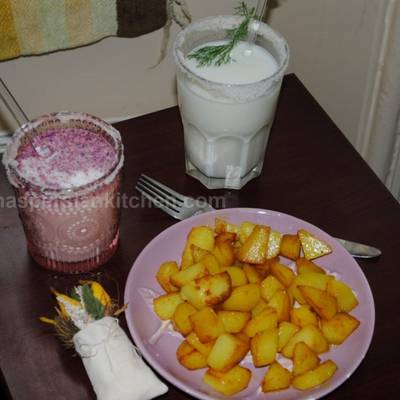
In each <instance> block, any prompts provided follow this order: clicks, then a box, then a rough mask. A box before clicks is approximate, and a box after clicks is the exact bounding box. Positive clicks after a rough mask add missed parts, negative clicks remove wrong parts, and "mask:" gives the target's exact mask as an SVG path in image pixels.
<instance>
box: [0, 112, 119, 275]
mask: <svg viewBox="0 0 400 400" xmlns="http://www.w3.org/2000/svg"><path fill="white" fill-rule="evenodd" d="M29 137H30V138H31V140H32V141H33V144H34V146H35V147H39V148H45V149H46V153H45V154H46V155H45V156H44V155H43V154H42V152H40V155H39V154H37V153H36V152H35V150H34V149H33V147H32V145H31V143H30V141H29V140H28V138H29ZM47 153H49V154H47ZM3 163H4V165H5V166H6V169H7V175H8V179H9V181H10V182H11V184H12V185H13V187H14V189H15V193H16V198H17V204H18V210H19V215H20V218H21V220H22V224H23V227H24V230H25V235H26V239H27V245H28V250H29V252H30V254H31V256H32V257H33V258H34V259H35V261H36V262H37V263H38V264H39V265H41V266H42V267H44V268H46V269H49V270H52V271H56V272H64V273H81V272H87V271H90V270H92V269H94V268H96V267H98V266H100V265H102V264H104V263H105V262H106V261H107V260H108V259H109V258H110V257H111V256H112V255H113V254H114V252H115V250H116V247H117V244H118V238H119V214H120V212H119V190H120V185H121V174H122V165H123V146H122V143H121V137H120V134H119V132H118V131H117V130H116V129H114V128H113V127H112V126H111V125H109V124H107V123H106V122H104V121H102V120H101V119H99V118H96V117H93V116H91V115H88V114H83V113H67V112H62V113H55V114H50V115H45V116H42V117H39V118H37V119H35V120H33V121H31V122H29V123H28V124H25V125H23V126H21V127H20V128H19V129H18V130H17V131H16V133H15V135H14V138H13V141H12V143H11V144H10V145H9V146H8V148H7V151H6V153H5V155H4V158H3Z"/></svg>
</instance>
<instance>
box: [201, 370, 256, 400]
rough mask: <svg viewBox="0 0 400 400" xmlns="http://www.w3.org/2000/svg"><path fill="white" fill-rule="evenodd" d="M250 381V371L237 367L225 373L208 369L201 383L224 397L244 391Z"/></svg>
mask: <svg viewBox="0 0 400 400" xmlns="http://www.w3.org/2000/svg"><path fill="white" fill-rule="evenodd" d="M250 379H251V372H250V370H248V369H247V368H244V367H241V366H240V365H237V366H236V367H233V368H232V369H231V370H229V371H227V372H219V371H214V370H212V369H208V370H207V372H206V373H205V375H204V377H203V382H204V383H206V384H207V385H209V386H211V387H212V388H213V389H214V390H216V391H217V392H219V393H222V394H224V395H225V396H232V395H234V394H236V393H239V392H241V391H242V390H244V389H246V388H247V386H248V385H249V383H250Z"/></svg>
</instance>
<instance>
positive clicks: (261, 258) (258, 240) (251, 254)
mask: <svg viewBox="0 0 400 400" xmlns="http://www.w3.org/2000/svg"><path fill="white" fill-rule="evenodd" d="M270 231H271V228H270V227H269V226H266V225H256V226H255V227H254V229H253V231H252V232H251V234H250V236H249V237H248V238H247V239H246V241H245V242H244V243H243V245H242V247H240V249H239V252H238V254H237V258H238V259H239V261H241V262H244V263H250V264H263V263H264V262H265V261H266V259H267V248H268V240H269V233H270Z"/></svg>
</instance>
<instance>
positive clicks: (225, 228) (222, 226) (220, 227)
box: [215, 218, 239, 234]
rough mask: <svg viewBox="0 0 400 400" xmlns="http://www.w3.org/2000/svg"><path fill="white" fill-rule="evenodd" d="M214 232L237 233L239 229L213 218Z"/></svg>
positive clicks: (222, 220)
mask: <svg viewBox="0 0 400 400" xmlns="http://www.w3.org/2000/svg"><path fill="white" fill-rule="evenodd" d="M215 232H216V233H218V234H219V233H224V232H230V233H238V232H239V227H238V226H237V225H235V224H231V223H229V222H228V221H225V220H224V219H221V218H215Z"/></svg>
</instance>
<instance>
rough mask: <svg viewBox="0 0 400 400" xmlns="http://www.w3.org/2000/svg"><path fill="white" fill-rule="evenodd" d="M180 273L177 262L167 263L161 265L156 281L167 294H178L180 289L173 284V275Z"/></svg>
mask: <svg viewBox="0 0 400 400" xmlns="http://www.w3.org/2000/svg"><path fill="white" fill-rule="evenodd" d="M177 272H179V267H178V264H177V263H176V262H175V261H167V262H164V263H162V264H161V265H160V268H159V269H158V271H157V274H156V279H157V281H158V283H159V284H160V286H161V287H162V288H163V289H164V290H165V291H166V292H167V293H171V292H177V291H178V290H179V289H178V288H177V287H176V286H174V285H173V284H172V283H171V275H173V274H175V273H177Z"/></svg>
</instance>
